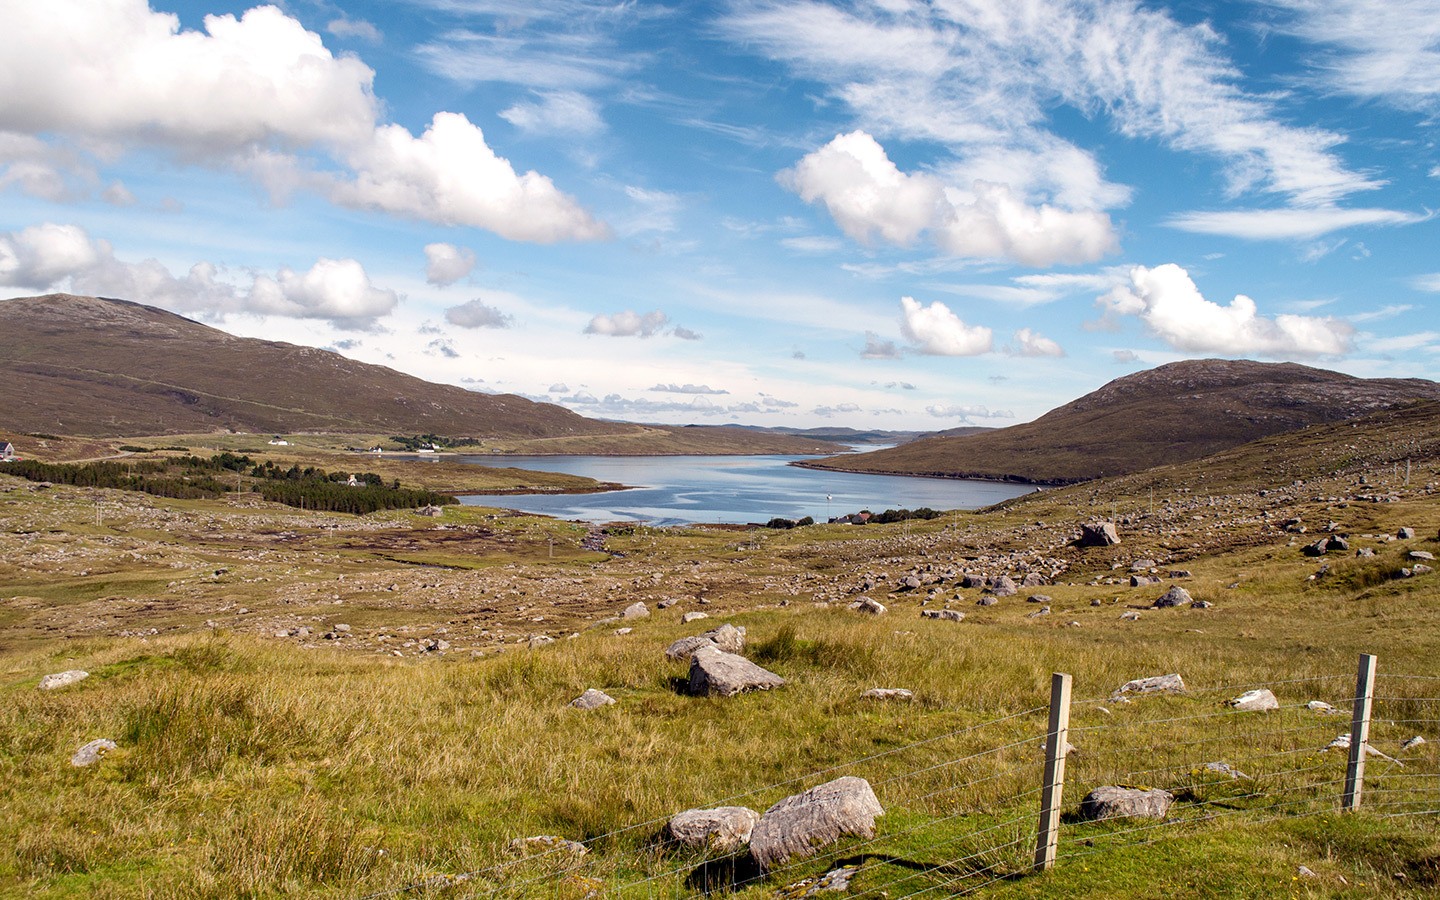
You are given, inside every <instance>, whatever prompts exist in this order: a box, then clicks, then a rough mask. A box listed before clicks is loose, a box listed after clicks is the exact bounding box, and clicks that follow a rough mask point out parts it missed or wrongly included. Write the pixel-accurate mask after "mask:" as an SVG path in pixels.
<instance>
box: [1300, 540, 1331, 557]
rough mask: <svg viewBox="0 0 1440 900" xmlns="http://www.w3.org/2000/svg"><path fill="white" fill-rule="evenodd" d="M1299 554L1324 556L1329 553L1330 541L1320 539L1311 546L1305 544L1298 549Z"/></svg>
mask: <svg viewBox="0 0 1440 900" xmlns="http://www.w3.org/2000/svg"><path fill="white" fill-rule="evenodd" d="M1300 552H1301V553H1303V554H1305V555H1306V556H1324V555H1325V554H1326V553H1329V552H1330V539H1329V538H1321V539H1320V540H1318V541H1316V542H1315V543H1313V544H1306V545H1305V546H1304V547H1301V548H1300Z"/></svg>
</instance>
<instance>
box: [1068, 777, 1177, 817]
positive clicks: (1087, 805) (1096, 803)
mask: <svg viewBox="0 0 1440 900" xmlns="http://www.w3.org/2000/svg"><path fill="white" fill-rule="evenodd" d="M1174 802H1175V795H1174V794H1172V793H1170V792H1169V791H1162V790H1160V789H1159V788H1152V789H1150V790H1141V789H1140V788H1127V787H1120V786H1119V785H1114V784H1107V785H1105V786H1103V787H1098V788H1096V789H1095V790H1093V791H1091V792H1090V793H1088V794H1086V795H1085V799H1084V800H1081V801H1080V817H1081V818H1082V819H1086V820H1089V821H1098V820H1100V819H1163V818H1165V814H1166V813H1168V812H1169V811H1170V804H1172V803H1174Z"/></svg>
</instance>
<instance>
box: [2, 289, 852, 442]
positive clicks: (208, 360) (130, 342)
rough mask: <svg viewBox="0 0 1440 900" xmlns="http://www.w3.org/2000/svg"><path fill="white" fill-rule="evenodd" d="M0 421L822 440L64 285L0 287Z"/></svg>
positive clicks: (128, 428) (94, 426) (191, 429)
mask: <svg viewBox="0 0 1440 900" xmlns="http://www.w3.org/2000/svg"><path fill="white" fill-rule="evenodd" d="M0 429H8V430H11V431H14V432H17V433H54V434H65V435H83V436H91V437H125V436H136V435H155V434H188V433H204V432H212V431H222V430H227V429H228V430H232V431H239V432H259V433H266V432H271V433H278V434H284V433H294V432H338V433H365V434H370V433H377V434H438V435H445V436H449V437H476V438H490V439H505V440H515V441H533V440H545V441H551V440H554V441H557V442H560V443H563V442H565V441H567V440H573V439H595V440H601V439H605V440H607V441H609V444H610V445H613V446H614V447H616V448H618V449H613V450H611V451H610V452H618V453H644V452H647V448H650V447H652V446H658V447H659V450H658V452H664V453H677V452H678V453H683V452H706V451H707V450H709V449H711V446H712V445H717V446H719V447H720V449H715V450H714V452H721V453H787V452H788V453H815V452H822V453H823V452H828V451H827V450H826V448H827V447H828V448H830V449H832V450H833V447H834V445H827V444H823V443H821V442H818V441H815V440H813V439H798V438H788V437H784V436H767V437H764V438H763V440H762V439H761V438H760V437H758V436H747V435H745V434H744V433H737V431H736V430H735V429H729V428H699V429H681V428H678V427H676V428H672V427H669V426H640V425H634V424H629V423H615V422H602V421H599V420H595V419H588V418H586V417H584V416H581V415H579V414H577V413H574V412H571V411H570V410H568V409H565V408H563V407H560V406H556V405H554V404H550V403H537V402H535V401H533V400H528V399H526V398H524V397H520V396H516V395H514V394H484V393H478V392H475V391H467V390H465V389H464V388H460V387H456V386H454V385H445V384H434V383H431V382H428V381H424V380H422V379H420V378H416V377H414V376H412V375H406V374H405V373H403V372H397V371H395V370H394V369H390V368H387V367H385V366H377V365H371V364H369V363H363V362H358V361H355V360H352V359H347V358H346V357H344V356H341V355H340V354H338V353H334V352H332V351H329V350H321V349H318V348H314V347H302V346H298V345H295V344H287V343H281V342H278V341H265V340H258V339H255V338H243V337H236V336H235V335H231V334H227V333H225V332H223V331H220V330H218V329H215V328H211V327H209V326H208V325H203V324H201V323H199V322H194V321H192V320H190V319H187V318H185V317H183V316H180V315H176V314H175V313H171V312H167V311H165V310H162V309H157V308H155V307H152V306H146V305H144V304H141V303H135V302H131V301H128V300H113V299H105V298H99V297H79V296H75V295H71V294H49V295H46V296H43V297H22V298H16V299H12V300H0ZM615 439H619V440H618V441H617V440H615ZM570 452H575V451H570Z"/></svg>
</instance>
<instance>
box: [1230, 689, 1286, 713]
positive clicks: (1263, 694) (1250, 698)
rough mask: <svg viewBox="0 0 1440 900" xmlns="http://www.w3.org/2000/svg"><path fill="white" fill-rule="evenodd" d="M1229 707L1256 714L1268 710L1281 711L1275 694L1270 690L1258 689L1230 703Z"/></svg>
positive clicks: (1247, 692)
mask: <svg viewBox="0 0 1440 900" xmlns="http://www.w3.org/2000/svg"><path fill="white" fill-rule="evenodd" d="M1228 705H1230V706H1233V707H1235V708H1236V709H1238V710H1242V711H1245V712H1255V711H1262V710H1267V709H1279V708H1280V701H1279V700H1276V699H1275V694H1274V693H1273V692H1272V691H1271V690H1270V689H1269V688H1258V689H1256V690H1253V691H1246V692H1245V693H1243V694H1241V695H1240V696H1238V697H1236V698H1235V699H1233V700H1231V701H1229V704H1228Z"/></svg>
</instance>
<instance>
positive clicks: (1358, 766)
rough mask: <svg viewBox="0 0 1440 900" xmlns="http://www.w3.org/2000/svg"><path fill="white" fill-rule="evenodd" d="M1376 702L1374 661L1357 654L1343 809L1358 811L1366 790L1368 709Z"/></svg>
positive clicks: (1369, 657) (1367, 656)
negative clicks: (1362, 795) (1358, 657)
mask: <svg viewBox="0 0 1440 900" xmlns="http://www.w3.org/2000/svg"><path fill="white" fill-rule="evenodd" d="M1374 700H1375V657H1374V656H1372V655H1370V654H1369V653H1362V654H1360V669H1359V671H1358V672H1357V673H1356V675H1355V710H1354V714H1353V715H1352V717H1351V719H1350V763H1349V765H1347V766H1346V767H1345V797H1344V799H1343V800H1342V801H1341V808H1342V809H1348V810H1353V809H1358V808H1359V806H1360V792H1361V790H1362V789H1363V788H1364V786H1365V751H1366V750H1367V749H1369V744H1370V707H1371V705H1372V704H1373V702H1374Z"/></svg>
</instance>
